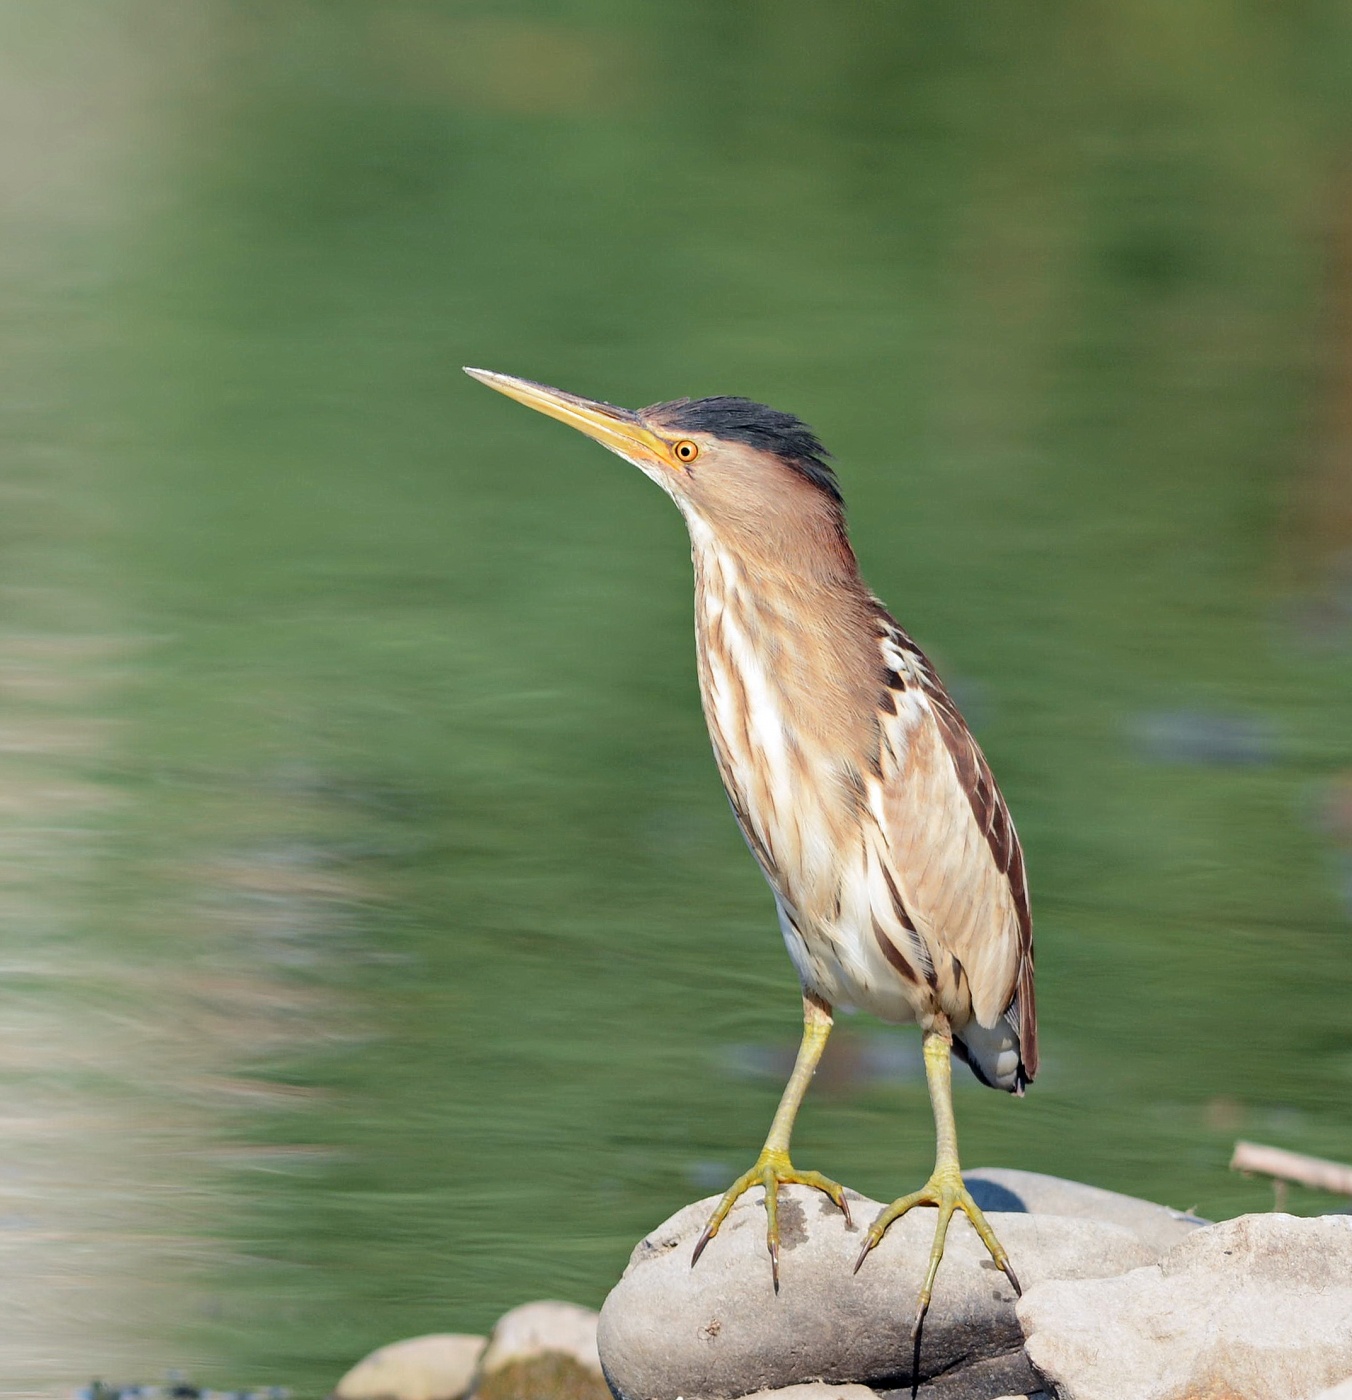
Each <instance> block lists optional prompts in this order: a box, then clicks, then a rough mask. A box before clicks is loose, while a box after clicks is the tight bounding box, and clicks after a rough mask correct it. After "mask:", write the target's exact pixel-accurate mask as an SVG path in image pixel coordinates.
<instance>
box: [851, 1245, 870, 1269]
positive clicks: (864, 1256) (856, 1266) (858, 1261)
mask: <svg viewBox="0 0 1352 1400" xmlns="http://www.w3.org/2000/svg"><path fill="white" fill-rule="evenodd" d="M872 1248H873V1241H872V1240H867V1239H866V1240H865V1241H864V1247H863V1249H861V1250H860V1251H859V1258H858V1259H856V1260H855V1261H854V1270H853V1271H854V1272H855V1273H856V1274H857V1273H858V1272H859V1270H860V1268H861V1267H862V1266H863V1263H864V1260H865V1259H867V1258H868V1252H869V1250H870V1249H872Z"/></svg>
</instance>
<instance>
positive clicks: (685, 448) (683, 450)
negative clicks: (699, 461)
mask: <svg viewBox="0 0 1352 1400" xmlns="http://www.w3.org/2000/svg"><path fill="white" fill-rule="evenodd" d="M671 450H672V451H673V452H674V453H675V454H676V460H677V461H678V462H693V461H694V460H695V458H696V457H698V456H699V444H698V443H695V442H691V441H690V439H689V438H682V439H681V441H680V442H678V443H677V444H676V446H675V447H673V448H672V449H671Z"/></svg>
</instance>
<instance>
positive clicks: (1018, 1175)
mask: <svg viewBox="0 0 1352 1400" xmlns="http://www.w3.org/2000/svg"><path fill="white" fill-rule="evenodd" d="M963 1179H964V1180H965V1181H966V1182H967V1189H968V1190H969V1191H970V1192H971V1193H972V1199H973V1200H975V1201H976V1203H977V1205H979V1206H980V1207H981V1209H982V1210H983V1211H992V1210H1008V1211H1028V1212H1030V1213H1031V1214H1033V1215H1068V1216H1073V1217H1074V1218H1076V1219H1078V1220H1103V1221H1106V1222H1108V1223H1109V1224H1111V1225H1121V1226H1122V1227H1123V1228H1124V1229H1127V1230H1130V1231H1131V1232H1132V1234H1134V1235H1136V1236H1137V1237H1138V1238H1140V1239H1141V1240H1144V1241H1145V1243H1146V1244H1148V1245H1149V1246H1150V1247H1151V1248H1152V1249H1155V1250H1157V1251H1158V1252H1159V1253H1161V1254H1163V1253H1164V1252H1165V1251H1166V1250H1169V1249H1172V1248H1173V1247H1174V1245H1176V1244H1178V1242H1179V1241H1180V1240H1182V1239H1184V1238H1185V1237H1186V1236H1188V1235H1190V1234H1191V1233H1192V1232H1193V1231H1194V1230H1196V1229H1198V1228H1199V1227H1201V1226H1203V1225H1209V1224H1210V1223H1211V1222H1210V1221H1209V1220H1202V1219H1201V1218H1200V1217H1198V1216H1196V1215H1190V1214H1189V1213H1188V1212H1187V1211H1181V1210H1172V1209H1170V1208H1169V1207H1168V1206H1160V1205H1156V1204H1155V1202H1154V1201H1143V1200H1141V1198H1140V1197H1139V1196H1124V1195H1122V1194H1121V1193H1120V1192H1118V1191H1105V1190H1104V1189H1103V1188H1102V1187H1101V1186H1086V1185H1085V1184H1084V1182H1082V1181H1067V1180H1066V1179H1065V1178H1064V1177H1060V1176H1044V1175H1043V1174H1042V1173H1041V1172H1021V1171H1015V1170H1014V1169H1013V1168H1011V1167H978V1168H977V1169H976V1170H975V1171H970V1172H964V1173H963Z"/></svg>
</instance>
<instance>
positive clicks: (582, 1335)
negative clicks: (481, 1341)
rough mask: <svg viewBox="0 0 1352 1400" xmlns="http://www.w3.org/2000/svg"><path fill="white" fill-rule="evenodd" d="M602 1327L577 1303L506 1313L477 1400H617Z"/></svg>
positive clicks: (495, 1332) (479, 1381)
mask: <svg viewBox="0 0 1352 1400" xmlns="http://www.w3.org/2000/svg"><path fill="white" fill-rule="evenodd" d="M596 1321H597V1315H596V1313H594V1312H593V1311H592V1310H591V1309H590V1308H581V1307H578V1306H577V1304H576V1303H555V1302H538V1303H523V1304H522V1305H521V1306H520V1307H519V1308H513V1309H512V1310H511V1312H508V1313H504V1314H503V1315H502V1316H501V1317H500V1318H499V1319H498V1321H497V1324H496V1325H495V1326H494V1328H493V1334H492V1336H491V1337H490V1338H489V1339H488V1346H487V1348H486V1350H485V1351H484V1354H483V1360H482V1361H481V1363H480V1365H479V1375H478V1378H477V1379H476V1381H475V1384H474V1400H611V1397H610V1391H609V1389H608V1388H607V1386H606V1383H605V1380H604V1378H603V1377H602V1374H601V1358H600V1356H599V1355H598V1354H597V1351H596Z"/></svg>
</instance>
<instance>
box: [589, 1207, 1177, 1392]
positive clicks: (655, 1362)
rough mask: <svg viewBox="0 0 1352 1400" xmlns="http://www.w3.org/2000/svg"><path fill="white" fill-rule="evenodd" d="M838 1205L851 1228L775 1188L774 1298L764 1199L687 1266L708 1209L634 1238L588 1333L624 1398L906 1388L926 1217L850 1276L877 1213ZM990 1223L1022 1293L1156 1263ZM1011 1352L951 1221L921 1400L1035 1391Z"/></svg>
mask: <svg viewBox="0 0 1352 1400" xmlns="http://www.w3.org/2000/svg"><path fill="white" fill-rule="evenodd" d="M846 1196H847V1199H848V1200H849V1202H850V1210H851V1213H852V1215H853V1224H852V1225H851V1226H849V1227H847V1226H846V1225H845V1222H844V1218H843V1216H842V1215H841V1213H840V1211H839V1210H837V1209H836V1207H835V1206H834V1205H832V1204H831V1202H830V1201H829V1200H827V1199H826V1197H825V1196H823V1195H822V1194H821V1193H820V1192H817V1191H812V1190H809V1189H808V1188H806V1187H800V1186H787V1187H784V1188H783V1189H782V1190H781V1192H780V1208H779V1216H780V1275H781V1284H780V1290H779V1293H778V1294H776V1293H775V1291H774V1289H773V1287H772V1284H771V1275H770V1260H769V1257H768V1255H767V1253H766V1247H765V1209H764V1205H763V1204H762V1200H761V1193H760V1192H759V1191H756V1192H751V1193H748V1194H747V1195H746V1196H743V1197H742V1199H741V1200H739V1201H738V1202H737V1204H736V1205H735V1206H734V1207H733V1209H732V1212H731V1213H730V1215H729V1216H728V1218H727V1220H725V1221H724V1223H723V1227H722V1229H721V1230H720V1231H719V1233H718V1235H717V1236H716V1237H715V1238H714V1239H713V1240H712V1241H710V1243H709V1246H708V1248H707V1249H706V1250H705V1252H704V1254H703V1255H702V1256H701V1258H700V1261H699V1264H698V1265H697V1266H696V1267H695V1268H693V1269H692V1268H691V1266H690V1265H691V1254H692V1251H693V1248H694V1244H695V1241H696V1239H697V1238H698V1236H699V1234H700V1232H701V1231H702V1230H703V1228H704V1224H705V1222H706V1221H707V1220H708V1218H709V1215H710V1213H711V1212H712V1210H713V1208H714V1206H715V1205H716V1204H717V1198H716V1197H710V1198H709V1199H708V1200H705V1201H699V1202H697V1203H696V1204H694V1205H691V1206H687V1207H686V1208H685V1209H684V1210H682V1211H679V1212H678V1213H677V1214H676V1215H675V1216H673V1217H672V1218H671V1219H670V1220H668V1221H667V1222H666V1223H665V1224H664V1225H661V1226H659V1227H658V1229H656V1230H654V1231H653V1232H652V1234H650V1235H649V1236H648V1237H647V1238H646V1239H644V1240H642V1241H641V1242H640V1243H639V1245H638V1246H637V1248H636V1249H635V1250H634V1252H633V1255H632V1257H631V1258H630V1261H629V1267H628V1268H627V1269H626V1270H625V1272H624V1276H623V1277H622V1278H621V1279H620V1281H619V1283H617V1284H616V1286H615V1288H614V1289H613V1290H612V1291H611V1294H610V1296H609V1297H608V1298H607V1299H606V1302H605V1305H604V1307H603V1308H602V1310H601V1321H600V1328H599V1332H598V1336H597V1341H598V1345H599V1349H600V1355H601V1361H602V1364H603V1366H604V1368H605V1373H606V1378H607V1380H608V1381H609V1382H610V1386H611V1389H612V1390H613V1391H614V1392H615V1395H616V1396H617V1397H619V1400H677V1397H684V1400H697V1398H698V1400H713V1398H714V1397H736V1396H744V1395H747V1394H749V1393H751V1392H753V1391H759V1390H775V1389H781V1388H784V1387H787V1386H792V1385H797V1384H799V1383H802V1382H805V1381H815V1380H820V1381H825V1382H827V1383H828V1385H831V1386H838V1385H841V1384H844V1383H846V1382H850V1381H854V1382H857V1383H859V1384H862V1385H866V1386H869V1387H872V1388H874V1389H877V1390H883V1391H887V1390H891V1389H895V1388H899V1387H903V1386H909V1385H910V1384H911V1383H912V1381H913V1376H912V1365H913V1358H914V1355H915V1349H914V1347H913V1343H912V1337H911V1320H912V1317H913V1316H914V1310H915V1300H916V1297H917V1295H918V1293H919V1290H920V1285H921V1283H922V1281H923V1278H924V1272H925V1268H926V1265H927V1262H928V1259H929V1251H930V1245H931V1242H932V1240H933V1236H934V1221H935V1214H934V1211H933V1210H932V1209H919V1210H916V1211H913V1212H912V1213H911V1214H910V1215H908V1216H906V1217H904V1218H903V1219H902V1220H900V1221H898V1222H897V1223H896V1224H895V1225H893V1226H892V1228H891V1230H889V1231H888V1233H887V1235H886V1237H885V1238H884V1240H883V1242H882V1244H881V1245H880V1246H879V1247H878V1248H877V1249H876V1250H874V1251H873V1253H872V1254H871V1255H870V1256H869V1258H868V1259H867V1260H866V1261H865V1263H864V1266H863V1268H862V1269H861V1270H860V1271H859V1273H858V1274H854V1273H852V1272H851V1271H852V1270H853V1268H854V1262H855V1259H856V1257H857V1256H858V1253H859V1248H860V1244H861V1241H862V1238H863V1231H864V1230H865V1229H866V1228H867V1227H868V1225H869V1224H870V1223H871V1222H872V1220H873V1218H874V1217H875V1216H876V1215H877V1213H878V1212H879V1211H880V1210H881V1209H882V1207H881V1206H880V1205H879V1204H878V1202H876V1201H870V1200H868V1199H867V1198H866V1197H863V1196H859V1195H857V1194H855V1193H853V1192H846ZM989 1218H990V1222H991V1225H992V1227H993V1228H994V1229H995V1231H996V1233H997V1234H998V1235H999V1237H1000V1238H1001V1240H1002V1241H1003V1242H1004V1244H1005V1247H1006V1248H1007V1249H1008V1250H1009V1253H1010V1257H1011V1259H1012V1261H1013V1264H1014V1268H1015V1269H1016V1270H1017V1272H1018V1274H1019V1276H1020V1279H1021V1280H1022V1281H1023V1283H1024V1285H1025V1287H1030V1286H1032V1285H1033V1284H1035V1283H1039V1282H1042V1281H1044V1280H1048V1279H1074V1278H1096V1277H1101V1276H1104V1275H1111V1274H1118V1273H1121V1272H1122V1271H1124V1270H1126V1269H1134V1268H1137V1267H1139V1266H1141V1265H1143V1264H1148V1263H1151V1262H1152V1261H1153V1260H1155V1259H1156V1258H1158V1251H1157V1250H1155V1249H1153V1248H1151V1247H1150V1246H1149V1245H1148V1244H1146V1243H1144V1242H1143V1241H1142V1240H1141V1239H1139V1238H1138V1237H1137V1236H1136V1235H1135V1234H1133V1233H1132V1232H1131V1231H1129V1230H1127V1229H1124V1228H1123V1227H1121V1226H1119V1225H1113V1224H1106V1223H1102V1222H1099V1221H1094V1220H1076V1219H1067V1218H1064V1217H1060V1216H1050V1215H1035V1214H1027V1213H1020V1214H1001V1213H997V1214H994V1215H992V1216H991V1217H989ZM1022 1341H1023V1338H1022V1334H1021V1332H1020V1330H1019V1325H1018V1320H1017V1318H1016V1316H1015V1313H1014V1294H1013V1290H1012V1288H1011V1287H1010V1285H1009V1282H1008V1280H1006V1278H1005V1277H1004V1275H1003V1274H1001V1273H1000V1271H999V1270H998V1269H996V1267H995V1265H994V1264H993V1263H992V1262H991V1259H990V1256H989V1255H988V1254H987V1252H986V1249H985V1246H984V1245H983V1244H982V1243H981V1241H980V1240H979V1239H978V1238H977V1236H976V1232H975V1231H974V1230H973V1229H972V1228H971V1226H970V1224H969V1223H968V1222H967V1220H966V1219H965V1217H958V1218H955V1219H954V1221H953V1224H952V1226H951V1228H950V1230H949V1234H948V1244H947V1248H946V1250H945V1254H944V1261H943V1265H942V1267H941V1268H940V1270H939V1277H938V1281H937V1283H936V1285H935V1290H934V1299H933V1303H932V1305H931V1308H930V1312H929V1316H928V1318H927V1319H926V1322H925V1327H924V1332H923V1336H922V1337H921V1339H920V1342H921V1345H920V1364H919V1368H918V1375H917V1377H916V1378H915V1379H918V1382H919V1383H920V1390H919V1394H920V1396H922V1397H926V1400H989V1397H990V1396H992V1395H999V1394H1001V1393H1002V1392H1007V1393H1017V1392H1019V1391H1025V1392H1027V1391H1030V1390H1034V1389H1036V1388H1037V1384H1038V1382H1037V1380H1036V1378H1035V1377H1034V1375H1033V1373H1032V1372H1031V1370H1030V1369H1029V1367H1028V1363H1027V1360H1026V1358H1025V1357H1024V1355H1023V1348H1022ZM964 1372H968V1373H970V1383H968V1382H967V1381H964V1380H963V1373H964ZM907 1393H908V1394H909V1391H908V1392H907Z"/></svg>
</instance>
